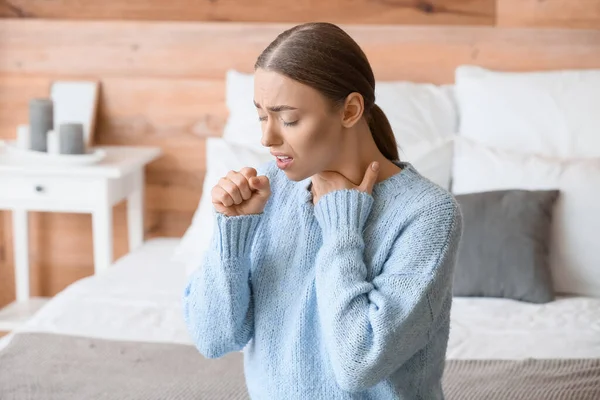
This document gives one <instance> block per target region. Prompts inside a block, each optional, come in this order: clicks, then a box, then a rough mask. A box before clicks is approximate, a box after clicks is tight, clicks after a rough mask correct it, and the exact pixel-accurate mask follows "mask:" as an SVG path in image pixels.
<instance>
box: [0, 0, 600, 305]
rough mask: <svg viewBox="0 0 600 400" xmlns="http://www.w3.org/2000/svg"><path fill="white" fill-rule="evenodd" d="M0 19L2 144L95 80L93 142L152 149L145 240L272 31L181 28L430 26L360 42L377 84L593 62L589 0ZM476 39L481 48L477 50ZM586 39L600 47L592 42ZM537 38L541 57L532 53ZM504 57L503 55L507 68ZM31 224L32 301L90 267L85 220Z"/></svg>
mask: <svg viewBox="0 0 600 400" xmlns="http://www.w3.org/2000/svg"><path fill="white" fill-rule="evenodd" d="M0 17H3V18H5V20H4V21H2V20H0V139H2V138H12V137H14V134H15V126H16V125H17V124H19V123H24V122H25V121H26V118H27V115H26V109H27V107H26V105H27V102H28V100H29V99H30V98H31V97H34V96H40V95H45V94H47V90H48V86H49V84H50V82H51V81H52V80H53V79H60V78H67V79H68V78H84V79H85V78H91V79H100V80H101V103H100V107H99V110H98V113H99V115H98V126H97V132H96V135H97V136H96V137H97V140H96V142H97V143H98V144H146V145H158V146H161V147H162V149H163V151H164V156H163V157H162V158H161V159H160V160H158V161H156V162H154V163H152V164H151V165H150V166H149V167H148V168H147V178H146V185H147V186H146V204H147V210H146V233H145V235H146V238H150V237H154V236H173V237H177V236H181V235H182V234H183V233H184V231H185V229H186V228H187V227H188V225H189V222H190V221H191V218H192V214H193V212H194V210H195V208H196V206H197V203H198V200H199V198H200V195H201V189H202V183H203V177H204V168H205V166H204V164H205V163H204V145H205V139H206V137H208V136H219V135H221V131H222V128H223V125H224V123H225V119H226V117H227V111H226V108H225V106H224V103H223V98H224V89H225V88H224V81H223V71H224V70H225V69H226V68H228V67H232V68H236V69H239V70H246V71H249V68H250V67H251V65H252V61H253V59H254V58H255V56H256V54H257V52H258V51H259V49H260V47H261V46H263V45H264V44H265V43H267V41H268V38H269V37H270V38H272V37H274V34H275V33H276V32H277V27H274V28H273V31H272V32H271V31H267V32H266V33H263V37H259V38H257V39H256V41H253V40H248V43H247V45H246V46H245V47H239V48H238V49H237V50H236V56H235V58H232V57H228V54H227V51H228V49H229V48H230V47H231V46H235V45H236V43H235V41H236V38H237V37H239V35H240V33H239V32H234V31H231V32H230V33H229V34H228V33H227V32H225V34H224V36H223V37H220V38H219V40H217V41H213V40H212V39H210V38H209V36H208V34H209V33H210V29H207V30H204V28H199V27H198V25H196V24H192V23H191V22H193V21H213V22H219V21H238V22H290V23H295V22H303V21H308V20H328V21H331V22H336V23H342V24H369V25H380V24H390V25H402V26H405V25H422V26H424V27H426V26H436V27H439V29H438V28H436V29H434V30H432V31H428V30H419V29H418V28H416V29H415V30H407V31H406V32H398V35H399V37H397V38H394V39H393V40H394V41H396V42H397V43H396V44H395V45H394V46H395V47H394V49H393V51H390V48H383V49H382V48H380V47H378V44H377V43H378V42H377V40H382V38H381V36H382V35H385V34H386V33H385V32H383V31H382V32H380V33H377V32H375V33H370V35H374V36H373V38H371V36H364V37H363V38H362V39H363V41H364V42H365V43H366V44H367V46H369V43H372V48H369V51H370V53H369V54H371V55H373V56H374V58H375V59H376V60H377V65H375V66H374V68H375V69H376V74H377V76H378V78H380V79H388V78H389V79H394V78H398V77H409V78H411V79H415V80H428V81H435V82H436V83H442V82H449V81H450V80H451V67H452V66H453V65H455V64H457V63H460V62H476V63H480V64H482V65H489V66H490V67H499V68H502V67H505V68H514V69H522V70H526V69H531V68H545V67H548V68H553V67H554V68H558V67H564V68H568V67H578V66H579V67H584V66H586V65H587V66H590V67H594V66H599V65H598V64H596V58H594V57H595V55H594V54H591V53H589V49H590V46H582V47H581V49H578V48H577V45H578V44H581V43H584V44H585V43H586V42H585V41H586V39H585V38H586V37H588V36H586V35H588V34H587V33H585V34H581V35H580V34H579V33H576V32H575V31H574V29H600V0H587V1H586V0H579V1H577V0H430V1H425V0H423V1H420V0H414V1H410V0H407V1H400V0H398V1H395V0H354V1H350V0H348V1H344V0H329V1H322V2H317V1H314V0H295V1H281V0H279V1H274V0H260V1H254V2H248V1H243V0H210V1H203V2H199V1H191V0H170V1H165V0H145V1H142V0H128V1H121V0H104V1H92V0H88V1H80V0H77V1H75V0H0ZM82 21H89V23H85V24H82V23H81V22H82ZM150 21H154V22H150ZM156 21H158V22H156ZM160 21H165V23H164V24H163V23H161V22H160ZM167 21H168V22H167ZM173 22H176V24H175V25H174V24H173ZM447 26H452V27H447ZM469 27H481V29H482V30H481V31H472V30H470V29H469ZM529 27H544V28H546V27H551V28H557V29H552V30H551V31H548V32H543V33H541V34H538V33H535V34H533V35H534V36H528V31H527V30H526V29H525V30H523V29H521V28H529ZM477 29H479V28H477ZM513 29H514V30H513ZM570 31H572V32H573V33H572V34H569V33H566V32H570ZM562 32H565V34H564V35H563V33H562ZM249 34H253V32H249ZM357 34H358V35H360V34H361V33H360V32H358V33H357ZM228 35H229V36H228ZM271 35H272V36H271ZM377 35H380V36H377ZM402 35H406V37H402ZM536 35H537V36H536ZM565 35H566V36H565ZM570 35H572V36H570ZM479 40H487V41H489V42H490V43H492V45H491V47H489V48H486V50H484V51H480V50H481V49H480V48H479V47H478V45H477V42H478V41H479ZM528 40H532V41H531V42H528ZM590 40H593V41H594V43H598V44H600V42H598V36H597V35H595V36H593V37H592V38H591V39H590ZM369 41H371V42H369ZM446 41H447V45H445V44H443V43H445V42H446ZM540 43H541V44H542V47H543V46H544V43H546V44H547V45H548V46H551V47H552V51H551V52H549V53H544V52H543V51H541V52H540V53H539V54H536V53H535V51H536V50H535V46H534V45H539V44H540ZM198 48H202V52H198V51H197V49H198ZM579 50H581V51H579ZM511 51H512V52H513V53H514V54H515V56H514V57H513V58H511V59H510V62H508V63H506V62H505V61H506V60H507V58H506V54H508V53H509V52H511ZM398 52H404V54H406V52H412V53H414V52H418V53H419V54H418V57H415V58H416V59H418V64H411V63H410V62H409V63H404V64H401V65H398V64H394V63H393V62H390V60H389V59H388V58H386V57H392V56H393V54H398ZM206 53H209V54H211V57H210V60H207V59H206V57H205V54H206ZM573 54H577V57H575V58H572V57H571V56H572V55H573ZM392 61H393V60H392ZM503 63H504V64H503ZM586 63H587V64H586ZM403 68H404V69H403ZM124 221H125V207H124V204H120V205H118V206H117V207H116V209H115V213H114V226H115V251H114V257H119V256H121V255H123V254H124V253H125V252H126V249H127V235H126V230H125V224H124ZM30 229H31V241H30V243H31V264H32V265H31V268H32V271H31V275H32V287H31V290H32V293H33V294H34V295H45V296H49V295H54V294H55V293H57V292H58V291H60V290H62V289H63V288H64V287H65V286H67V285H68V284H69V283H71V282H73V281H74V280H75V279H78V278H81V277H84V276H87V275H89V274H91V273H92V238H91V234H90V232H91V218H90V217H89V216H86V215H75V214H51V213H33V214H32V217H31V220H30ZM11 231H12V229H11V216H10V213H8V212H0V306H2V305H4V304H6V303H8V302H10V301H12V300H13V299H14V295H15V293H14V285H13V278H14V275H13V270H12V268H13V254H12V236H11Z"/></svg>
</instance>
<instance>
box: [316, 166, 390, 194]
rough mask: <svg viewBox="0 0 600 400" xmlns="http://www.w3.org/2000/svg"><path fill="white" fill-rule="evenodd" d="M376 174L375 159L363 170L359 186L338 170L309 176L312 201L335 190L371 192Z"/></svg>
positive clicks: (375, 180)
mask: <svg viewBox="0 0 600 400" xmlns="http://www.w3.org/2000/svg"><path fill="white" fill-rule="evenodd" d="M378 175H379V163H378V162H376V161H375V162H372V163H371V164H370V165H369V167H368V168H367V171H366V172H365V176H364V178H363V180H362V182H361V183H360V185H359V186H356V185H355V184H354V183H352V182H350V181H349V180H348V179H347V178H346V177H345V176H343V175H342V174H340V173H338V172H329V171H326V172H321V173H319V174H316V175H314V176H313V177H312V178H311V181H312V190H313V203H314V204H317V202H318V201H319V199H320V198H321V197H323V196H325V195H326V194H327V193H330V192H333V191H335V190H342V189H358V190H360V191H361V192H366V193H368V194H371V193H372V192H373V186H375V182H377V176H378Z"/></svg>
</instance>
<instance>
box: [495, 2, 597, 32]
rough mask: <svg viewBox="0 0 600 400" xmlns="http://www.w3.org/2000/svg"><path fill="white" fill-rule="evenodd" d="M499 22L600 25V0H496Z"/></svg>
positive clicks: (571, 26)
mask: <svg viewBox="0 0 600 400" xmlns="http://www.w3.org/2000/svg"><path fill="white" fill-rule="evenodd" d="M497 10H498V11H497V25H498V26H512V27H554V28H574V29H600V1H598V0H576V1H573V0H543V1H541V0H497Z"/></svg>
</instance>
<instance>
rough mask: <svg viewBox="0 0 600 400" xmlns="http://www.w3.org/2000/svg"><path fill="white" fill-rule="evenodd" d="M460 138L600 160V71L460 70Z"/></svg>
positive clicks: (560, 155)
mask: <svg viewBox="0 0 600 400" xmlns="http://www.w3.org/2000/svg"><path fill="white" fill-rule="evenodd" d="M455 94H456V100H457V104H458V109H459V115H460V135H461V136H464V137H468V138H471V139H473V140H475V141H478V142H481V143H483V144H486V145H488V146H492V147H497V148H501V149H504V150H511V151H519V152H523V153H535V154H540V155H545V156H549V157H561V158H571V157H576V158H579V157H600V113H598V106H599V105H600V69H597V70H563V71H545V72H496V71H490V70H487V69H484V68H481V67H477V66H460V67H459V68H457V69H456V86H455Z"/></svg>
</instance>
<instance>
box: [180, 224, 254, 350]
mask: <svg viewBox="0 0 600 400" xmlns="http://www.w3.org/2000/svg"><path fill="white" fill-rule="evenodd" d="M215 215H216V217H215V218H216V220H215V226H214V233H213V237H212V241H211V245H210V247H209V249H208V251H207V252H206V254H205V255H204V259H203V264H202V265H201V266H200V268H197V269H196V271H195V272H194V273H193V274H192V275H191V277H190V278H189V281H188V283H187V285H186V288H185V291H184V297H183V311H184V320H185V323H186V326H187V328H188V331H189V333H190V335H191V338H192V340H193V342H194V344H195V345H196V348H197V349H198V350H199V351H200V353H201V354H202V355H204V356H205V357H207V358H218V357H221V356H223V355H225V354H226V353H228V352H232V351H239V350H241V349H242V348H243V347H244V346H245V345H246V344H247V343H248V341H249V340H250V339H251V338H252V336H253V334H254V333H253V331H254V315H253V313H254V307H253V301H252V287H251V282H250V265H251V250H252V242H253V238H254V235H255V233H256V230H257V227H258V225H259V222H260V220H261V218H262V214H254V215H243V216H236V217H227V216H225V215H223V214H220V213H217V212H215Z"/></svg>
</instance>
